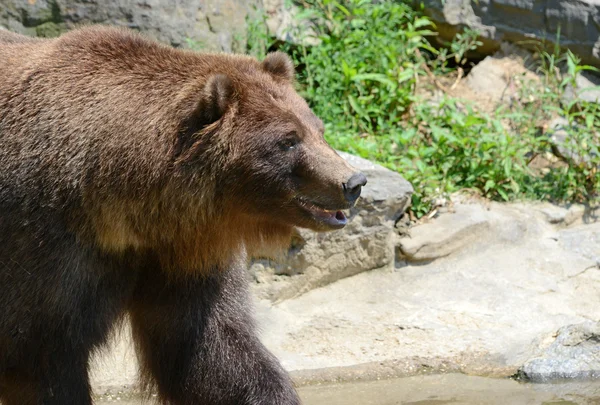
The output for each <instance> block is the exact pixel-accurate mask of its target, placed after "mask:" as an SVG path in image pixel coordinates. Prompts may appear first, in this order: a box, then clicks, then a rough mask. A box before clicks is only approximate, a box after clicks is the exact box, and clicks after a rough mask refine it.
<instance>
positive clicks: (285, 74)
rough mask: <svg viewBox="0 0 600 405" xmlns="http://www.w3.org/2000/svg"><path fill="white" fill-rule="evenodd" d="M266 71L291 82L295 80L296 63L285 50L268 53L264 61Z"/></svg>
mask: <svg viewBox="0 0 600 405" xmlns="http://www.w3.org/2000/svg"><path fill="white" fill-rule="evenodd" d="M262 66H263V69H264V70H265V72H268V73H270V74H272V75H273V76H275V77H276V78H279V79H283V80H287V81H288V82H291V81H293V80H294V63H293V62H292V60H291V59H290V57H289V56H288V55H286V54H285V53H283V52H273V53H270V54H268V55H267V57H266V58H265V60H263V63H262Z"/></svg>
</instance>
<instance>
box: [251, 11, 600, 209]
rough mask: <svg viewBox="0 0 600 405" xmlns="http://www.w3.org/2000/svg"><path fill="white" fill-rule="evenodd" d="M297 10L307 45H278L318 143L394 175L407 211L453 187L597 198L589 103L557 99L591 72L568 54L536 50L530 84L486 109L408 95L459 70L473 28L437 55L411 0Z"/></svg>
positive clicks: (597, 117)
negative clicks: (407, 188)
mask: <svg viewBox="0 0 600 405" xmlns="http://www.w3.org/2000/svg"><path fill="white" fill-rule="evenodd" d="M302 5H303V9H302V11H301V12H300V13H299V18H302V19H304V22H305V23H306V22H308V23H309V24H310V26H311V27H312V30H309V31H307V32H312V33H314V34H316V35H317V37H318V41H317V42H318V43H317V45H313V46H307V45H299V46H298V45H291V44H287V45H284V48H285V50H287V51H288V53H291V54H292V55H293V56H294V58H295V59H296V63H297V66H298V67H299V75H298V78H299V87H300V90H301V91H302V92H303V94H304V95H305V96H306V98H307V99H308V100H309V102H310V104H311V106H312V108H313V109H314V110H315V112H316V113H317V114H318V115H319V116H320V117H321V118H322V119H323V120H324V121H325V123H326V128H327V132H326V138H327V139H328V141H329V142H330V143H331V144H332V145H333V146H334V147H335V148H338V149H341V150H345V151H349V152H352V153H355V154H358V155H361V156H363V157H365V158H368V159H371V160H374V161H377V162H379V163H381V164H382V165H384V166H386V167H388V168H390V169H392V170H396V171H398V172H400V173H401V174H403V175H404V176H405V177H406V178H407V179H408V180H409V181H411V182H412V183H413V185H414V187H415V194H414V196H413V201H412V202H413V205H412V210H413V212H414V213H415V214H416V215H417V216H421V215H424V214H426V213H427V212H429V211H430V210H431V208H432V205H431V204H432V201H433V200H434V199H435V198H437V197H439V196H443V195H446V194H449V193H452V192H455V191H459V190H461V189H471V190H476V191H477V192H479V193H480V194H481V195H483V196H485V197H487V198H490V199H494V200H501V201H508V200H513V199H520V198H533V199H546V200H552V201H557V202H593V201H596V200H597V198H598V195H599V192H600V174H599V173H598V167H599V166H600V153H599V151H598V145H599V144H600V142H599V141H600V139H599V136H598V134H599V133H600V107H598V104H596V103H589V102H585V101H583V100H581V99H580V98H577V94H575V98H574V99H573V100H572V101H569V102H565V101H564V100H565V99H564V97H563V96H564V94H565V91H566V90H567V88H570V87H574V85H575V78H576V77H577V75H578V74H580V73H581V72H582V71H585V70H590V69H593V68H591V67H589V66H582V65H580V63H579V62H580V61H579V60H578V59H577V58H576V57H575V56H574V55H573V54H572V53H570V52H567V53H563V52H562V51H561V49H560V47H559V46H556V47H555V48H554V49H553V50H552V52H539V58H538V72H539V74H540V75H541V78H542V79H541V86H540V85H535V86H534V85H531V86H530V85H523V86H521V94H519V97H518V100H517V101H515V102H513V103H511V104H508V105H503V106H499V107H498V108H497V110H496V111H495V112H494V113H493V114H491V115H488V114H485V113H482V112H480V111H478V109H477V108H476V106H472V105H470V104H469V103H468V102H466V101H464V100H460V99H458V98H454V97H452V96H450V95H448V94H444V95H443V96H442V97H440V99H438V100H435V101H434V100H425V99H422V98H421V97H420V96H418V95H417V92H416V89H417V87H418V86H423V85H426V84H427V82H431V80H433V81H436V80H437V79H438V78H440V77H441V76H443V75H445V74H448V73H451V71H452V69H453V68H452V66H455V67H461V66H464V65H465V64H466V63H467V60H466V56H467V54H468V52H469V51H472V50H474V49H476V47H477V46H479V45H480V42H478V40H477V38H478V37H477V33H476V32H474V31H471V30H465V31H464V32H462V33H460V34H458V35H457V37H456V38H455V40H454V41H453V42H452V43H450V44H448V46H447V48H444V49H441V50H437V49H434V48H433V47H432V46H431V45H430V43H429V42H428V39H427V38H428V37H429V36H432V35H435V32H434V31H433V29H434V25H433V24H432V23H431V22H430V21H429V19H428V18H426V17H425V16H423V15H422V14H421V13H420V12H419V11H418V10H414V9H413V8H412V6H411V5H412V2H411V5H409V4H408V2H402V1H400V2H399V1H392V0H379V1H377V2H372V1H370V0H340V1H335V0H303V2H302ZM299 26H306V24H304V25H299ZM296 34H297V32H296ZM300 42H301V43H304V41H300ZM263 49H264V47H263ZM431 76H437V78H436V77H433V78H432V77H431ZM556 117H563V118H564V119H565V120H566V121H567V125H565V128H564V129H562V131H563V135H564V136H563V138H564V139H563V141H562V143H561V144H560V145H557V143H556V142H555V141H553V140H552V139H551V138H550V135H551V129H549V128H546V127H545V126H546V125H547V123H548V122H550V121H551V120H552V119H554V118H556ZM559 149H560V151H559ZM556 155H558V157H559V159H558V160H557V159H556V158H553V157H554V156H556ZM540 157H544V158H546V157H550V158H552V159H550V160H551V161H552V162H551V164H548V165H546V167H543V168H542V169H539V168H534V167H532V162H533V161H534V160H536V159H538V158H540Z"/></svg>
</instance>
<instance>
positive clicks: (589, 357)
mask: <svg viewBox="0 0 600 405" xmlns="http://www.w3.org/2000/svg"><path fill="white" fill-rule="evenodd" d="M519 374H520V375H521V376H523V377H524V378H526V379H529V380H531V381H535V382H548V381H552V380H560V379H566V378H600V322H599V323H594V322H585V323H581V324H578V325H569V326H565V327H563V328H561V329H559V330H558V332H557V333H556V335H555V339H554V341H553V342H552V343H551V344H550V345H549V346H548V347H546V348H545V349H544V350H543V353H542V355H541V356H539V357H535V358H533V359H531V360H529V361H527V362H526V363H525V365H524V366H523V367H522V368H521V369H520V370H519Z"/></svg>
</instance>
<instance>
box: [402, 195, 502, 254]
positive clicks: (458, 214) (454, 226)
mask: <svg viewBox="0 0 600 405" xmlns="http://www.w3.org/2000/svg"><path fill="white" fill-rule="evenodd" d="M489 227H490V223H489V218H488V216H487V215H485V209H484V208H483V207H481V206H479V205H458V206H456V207H455V208H454V211H453V212H452V213H448V214H445V215H442V216H441V217H440V218H438V219H436V220H435V221H432V222H429V223H425V224H423V225H418V226H415V227H414V228H412V229H411V230H410V236H406V237H404V238H402V239H400V240H399V241H398V244H399V249H400V252H401V253H402V255H403V257H404V258H406V259H407V260H408V261H426V260H434V259H438V258H440V257H444V256H448V255H449V254H451V253H453V252H456V251H458V250H460V249H462V248H464V247H466V246H469V245H471V244H473V242H475V241H476V240H477V239H479V238H481V236H482V235H484V234H485V233H486V232H488V231H489Z"/></svg>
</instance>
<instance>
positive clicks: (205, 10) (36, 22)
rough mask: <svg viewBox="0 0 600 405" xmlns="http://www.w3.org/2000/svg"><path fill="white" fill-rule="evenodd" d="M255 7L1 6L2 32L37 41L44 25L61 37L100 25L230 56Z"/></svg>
mask: <svg viewBox="0 0 600 405" xmlns="http://www.w3.org/2000/svg"><path fill="white" fill-rule="evenodd" d="M258 1H259V0H256V1H254V0H202V1H196V0H180V1H177V2H171V1H164V0H104V1H98V0H91V1H90V0H28V1H22V0H2V1H0V26H4V27H6V28H8V29H10V30H12V31H16V32H20V33H23V34H29V35H35V34H36V33H39V32H40V29H37V27H39V26H41V25H42V24H48V23H52V24H55V25H57V27H58V28H59V29H58V31H60V29H61V28H60V27H62V29H63V30H65V29H71V28H73V27H76V26H78V25H80V24H88V23H102V24H110V25H116V26H123V27H129V28H133V29H137V30H140V31H142V32H144V33H146V34H148V35H150V36H151V37H154V38H155V39H157V40H159V41H162V42H164V43H167V44H170V45H174V46H185V47H198V48H203V49H208V50H218V51H226V52H231V51H235V50H242V49H243V48H242V47H243V46H244V44H245V36H246V16H247V15H248V13H249V12H250V10H251V7H252V6H260V3H258ZM48 28H49V27H48V26H46V27H43V29H42V30H43V31H44V32H46V31H48ZM36 29H37V30H36Z"/></svg>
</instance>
